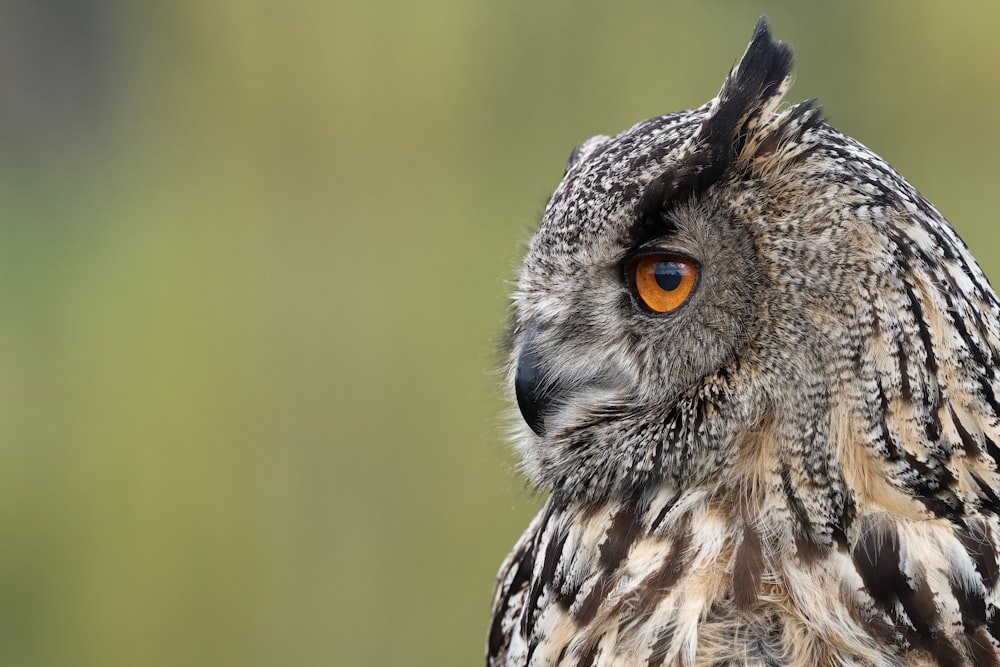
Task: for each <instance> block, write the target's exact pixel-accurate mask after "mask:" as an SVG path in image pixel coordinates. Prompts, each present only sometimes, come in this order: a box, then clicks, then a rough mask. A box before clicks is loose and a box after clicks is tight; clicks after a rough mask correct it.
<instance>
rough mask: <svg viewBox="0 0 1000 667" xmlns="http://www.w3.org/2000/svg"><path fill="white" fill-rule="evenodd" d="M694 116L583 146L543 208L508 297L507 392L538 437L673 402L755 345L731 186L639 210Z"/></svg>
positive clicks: (746, 253)
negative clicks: (512, 320)
mask: <svg viewBox="0 0 1000 667" xmlns="http://www.w3.org/2000/svg"><path fill="white" fill-rule="evenodd" d="M704 116H705V111H704V110H700V111H697V112H690V113H681V114H673V115H670V116H664V117H662V118H657V119H653V120H651V121H646V122H644V123H641V124H639V125H637V126H636V127H634V128H632V129H630V130H628V131H626V132H624V133H623V134H621V135H619V136H618V137H615V138H610V139H609V138H604V139H597V140H591V141H590V142H588V143H587V144H586V145H585V146H584V149H583V150H581V151H579V152H578V153H577V154H576V155H575V156H574V160H573V162H572V163H571V164H570V165H569V167H568V169H567V173H566V176H565V178H564V180H563V182H562V183H561V184H560V186H559V187H558V189H557V190H556V192H555V194H554V196H553V197H552V199H551V200H550V202H549V205H548V207H547V209H546V211H545V215H544V217H543V219H542V223H541V225H540V228H539V230H538V232H537V233H536V234H535V236H534V238H533V239H532V241H531V244H530V247H529V250H528V254H527V257H526V259H525V263H524V269H523V270H522V272H521V278H520V281H519V284H518V290H517V293H516V295H515V308H516V319H517V325H516V330H515V339H516V341H517V345H516V347H517V348H518V349H517V354H516V359H515V367H514V372H515V384H516V388H517V396H518V400H519V404H520V407H521V411H522V415H523V416H524V417H525V422H526V425H527V426H528V427H530V429H531V430H532V431H533V433H534V435H535V436H536V437H539V438H542V439H544V438H546V437H547V436H550V437H559V434H562V433H566V432H567V431H571V430H573V429H576V428H579V427H580V426H581V425H585V424H587V423H589V422H590V421H592V420H594V419H598V420H600V419H611V418H613V416H614V414H615V413H616V412H618V413H621V414H623V415H635V414H637V413H639V412H647V411H649V410H651V409H655V408H656V407H658V406H662V405H664V404H667V403H670V402H672V401H676V400H677V398H678V396H679V395H680V394H681V393H683V392H684V391H686V390H688V389H690V388H691V387H692V386H693V385H694V384H695V383H696V382H697V381H698V379H699V378H702V377H704V376H706V375H707V374H709V373H711V372H712V371H714V370H716V369H718V368H720V367H721V366H723V365H724V364H725V362H726V361H727V360H730V359H732V358H733V357H734V355H735V354H736V353H737V352H738V351H739V350H740V349H741V348H742V347H743V346H744V345H745V344H746V343H747V341H748V340H749V339H750V338H752V337H753V335H754V331H755V329H756V326H757V324H756V323H757V321H758V318H755V317H754V310H755V304H754V300H755V294H756V293H757V292H758V291H759V286H760V282H761V279H762V276H761V275H760V271H759V269H758V263H757V258H756V254H755V250H754V247H753V242H752V239H751V236H750V234H749V233H748V231H747V230H746V229H745V226H744V225H743V224H742V223H741V222H740V220H739V219H738V217H737V216H736V215H735V212H734V211H733V210H732V207H731V206H730V205H728V204H727V203H726V197H728V196H730V195H731V194H732V192H731V190H730V189H724V190H725V191H724V192H723V191H720V192H719V193H718V194H719V195H720V196H717V197H705V198H701V199H700V200H698V199H694V198H690V197H689V198H686V199H685V200H683V201H680V202H677V205H676V206H674V207H672V208H671V210H670V211H669V213H664V212H662V211H659V210H652V211H648V212H645V211H643V210H642V208H641V204H642V197H643V194H644V193H646V192H648V191H649V189H650V188H651V187H655V183H654V181H655V178H656V177H657V176H658V175H661V174H663V173H664V172H666V171H668V170H670V169H671V168H674V167H675V165H676V164H677V163H678V162H679V159H680V153H681V151H682V146H681V145H680V142H679V141H678V138H679V137H683V136H685V135H689V134H692V133H693V132H694V131H696V130H697V128H698V125H699V123H700V121H702V120H703V119H704ZM665 128H668V129H670V130H671V131H669V132H666V131H665ZM637 147H641V148H640V149H639V150H640V152H639V153H638V154H637V153H636V150H637ZM655 155H659V156H660V157H659V158H651V157H650V156H655ZM608 174H621V177H620V181H618V182H616V181H613V180H610V179H609V178H608ZM720 190H722V189H720Z"/></svg>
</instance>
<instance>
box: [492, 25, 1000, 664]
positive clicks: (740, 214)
mask: <svg viewBox="0 0 1000 667" xmlns="http://www.w3.org/2000/svg"><path fill="white" fill-rule="evenodd" d="M790 67H791V53H790V51H789V50H788V48H787V47H786V46H784V45H782V44H780V43H777V44H776V43H774V42H773V41H772V40H771V38H770V35H769V33H768V30H767V27H766V24H765V23H764V22H763V20H762V21H761V22H759V23H758V25H757V28H756V29H755V31H754V35H753V38H752V39H751V42H750V46H749V47H748V49H747V52H746V54H745V55H744V56H743V59H742V60H741V61H740V63H739V64H738V65H737V66H736V67H735V68H734V70H733V71H732V72H731V73H730V75H729V76H728V77H727V79H726V81H725V83H724V85H723V87H722V90H721V92H720V94H719V96H718V97H716V98H715V99H713V100H712V101H711V102H709V103H708V104H706V105H704V106H703V107H701V108H699V109H696V110H692V111H686V112H678V113H674V114H668V115H666V116H661V117H659V118H654V119H650V120H648V121H644V122H642V123H639V124H638V125H636V126H634V127H632V128H630V129H629V130H626V131H625V132H623V133H622V134H620V135H618V136H616V137H596V138H594V139H592V140H590V141H588V142H586V143H585V144H584V145H583V146H581V147H580V149H578V150H577V151H576V152H575V153H574V156H573V157H572V158H571V161H570V164H569V166H568V167H567V172H566V174H565V176H564V178H563V181H562V182H561V183H560V185H559V186H558V188H557V189H556V191H555V193H554V194H553V196H552V198H551V199H550V201H549V203H548V205H547V207H546V210H545V213H544V214H543V218H542V221H541V224H540V226H539V230H538V232H537V233H536V234H535V235H534V237H533V238H532V240H531V242H530V244H529V248H528V251H527V254H526V257H525V261H524V265H523V267H522V270H521V273H520V276H519V280H518V284H517V289H516V291H515V294H514V299H513V302H514V305H513V327H512V331H511V335H510V353H511V354H510V359H511V361H510V366H509V374H508V377H509V382H510V386H511V387H512V389H513V391H514V393H515V395H516V397H517V402H518V406H519V408H520V412H521V415H522V417H523V420H522V424H521V426H520V428H519V431H518V433H517V444H518V447H519V450H520V453H521V456H522V459H523V462H524V468H525V470H526V472H527V474H528V475H529V477H530V478H531V479H532V481H533V483H534V484H535V485H536V486H537V487H538V488H539V489H541V490H543V491H547V492H548V493H549V497H548V500H547V501H546V503H545V505H544V507H543V508H542V510H541V512H540V513H539V515H538V516H537V517H536V518H535V520H534V521H533V522H532V524H531V525H530V526H529V528H528V530H527V531H526V532H525V534H524V536H523V537H522V538H521V540H520V541H519V542H518V544H517V545H516V547H515V548H514V550H513V552H512V553H511V554H510V555H509V556H508V558H507V560H506V561H505V563H504V565H503V567H502V568H501V571H500V574H499V578H498V582H497V587H496V591H495V596H494V603H493V618H492V623H491V627H490V632H489V639H488V647H487V652H488V664H489V665H556V664H562V665H879V666H882V665H885V666H888V665H977V666H978V665H996V664H1000V642H998V637H1000V615H998V611H997V606H996V605H997V584H998V580H1000V567H998V563H997V556H996V554H997V550H998V542H997V536H998V534H1000V526H998V512H1000V496H998V494H997V491H996V489H1000V477H998V474H997V467H998V462H1000V448H998V444H997V443H998V442H1000V420H998V414H1000V404H998V396H1000V378H998V375H997V372H996V368H997V366H998V363H997V361H998V350H1000V337H998V334H1000V301H998V299H997V297H996V295H995V293H994V292H993V290H992V288H991V287H990V286H989V283H988V281H987V279H986V278H985V276H984V275H983V273H982V271H981V270H980V268H979V267H978V265H977V264H976V262H975V260H974V259H973V257H972V256H971V254H970V253H969V251H968V249H967V248H966V246H965V245H964V244H963V243H962V241H961V240H960V239H959V238H958V236H957V235H956V234H955V232H954V231H953V230H952V228H951V227H950V226H949V224H948V223H947V222H946V221H945V220H944V218H943V217H942V216H941V215H940V214H939V213H938V212H937V211H936V210H935V209H934V208H933V207H932V206H931V205H930V204H929V203H928V202H927V201H926V200H925V199H923V197H921V196H920V194H919V193H917V192H916V191H915V190H914V189H913V188H912V187H911V186H910V185H909V184H907V183H906V181H905V180H903V178H902V177H900V176H899V175H898V174H897V173H896V172H895V171H893V170H892V168H890V167H889V166H888V165H887V164H886V163H885V162H883V161H882V160H881V159H879V158H878V157H877V156H875V155H874V154H873V153H871V152H870V151H869V150H868V149H866V148H865V147H864V146H862V145H861V144H859V143H857V142H856V141H854V140H852V139H850V138H848V137H846V136H844V135H842V134H840V133H839V132H837V131H836V130H834V129H833V128H831V127H830V126H829V125H827V124H826V123H825V122H824V121H823V120H822V118H821V117H820V115H819V113H818V111H817V110H816V109H815V108H814V107H813V106H812V105H811V104H809V103H803V104H798V105H794V106H790V107H788V108H785V109H780V108H779V104H780V102H781V99H782V97H783V95H784V93H785V91H786V89H787V86H788V84H789V72H790Z"/></svg>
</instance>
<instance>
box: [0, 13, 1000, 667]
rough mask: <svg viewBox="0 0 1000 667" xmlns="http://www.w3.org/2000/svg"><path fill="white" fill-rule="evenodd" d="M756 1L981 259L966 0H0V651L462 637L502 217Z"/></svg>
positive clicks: (731, 35) (274, 655)
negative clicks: (606, 0)
mask: <svg viewBox="0 0 1000 667" xmlns="http://www.w3.org/2000/svg"><path fill="white" fill-rule="evenodd" d="M762 13H767V14H768V15H769V16H770V18H771V23H772V27H773V30H774V32H775V34H776V35H777V36H778V37H779V38H781V39H783V40H785V41H787V42H790V43H791V44H792V45H793V46H794V47H795V50H796V57H797V68H796V71H797V81H798V83H796V85H795V87H794V88H793V90H792V93H791V96H790V97H791V99H793V100H797V99H805V98H810V97H817V98H819V100H820V102H821V103H822V105H823V106H824V108H825V110H826V114H827V116H828V118H829V119H830V120H831V121H832V122H833V123H834V124H835V125H836V126H838V127H839V128H840V129H842V130H844V131H845V132H848V133H849V134H851V135H853V136H855V137H857V138H858V139H860V140H861V141H863V142H864V143H866V144H868V145H869V146H870V147H872V148H873V149H874V150H875V151H876V152H878V153H880V154H881V155H882V156H883V157H885V158H886V159H887V160H889V161H890V162H891V163H892V164H894V165H895V166H896V167H897V168H898V169H899V170H900V171H901V172H902V173H903V174H904V175H906V176H907V177H908V178H909V179H910V180H911V182H913V183H914V184H915V185H916V186H917V187H918V188H920V189H921V190H922V191H923V192H924V193H925V194H926V195H927V196H928V197H929V198H930V199H931V200H932V201H933V202H934V203H935V204H936V205H937V206H938V207H939V208H940V209H941V210H942V211H943V212H944V213H945V215H946V216H947V217H948V218H949V219H950V220H951V221H952V222H953V223H954V225H955V226H956V227H957V228H958V230H959V231H960V233H961V234H962V235H963V236H964V238H965V239H966V240H967V242H968V243H969V244H970V246H971V247H972V248H973V251H974V252H975V253H976V255H977V256H978V257H979V259H980V260H981V262H982V263H983V265H984V267H985V269H986V271H987V273H989V274H990V275H992V276H994V277H996V276H998V275H1000V249H998V248H997V245H996V244H997V242H998V240H1000V232H998V231H997V220H996V213H995V211H996V202H995V198H996V196H997V185H996V184H997V180H998V177H1000V166H998V161H997V155H998V152H1000V150H998V149H1000V130H998V129H997V125H996V115H997V114H996V109H997V108H998V106H1000V87H998V85H997V82H998V80H1000V77H998V73H1000V72H998V66H1000V5H998V4H996V3H990V2H981V3H979V4H971V3H968V4H958V5H956V4H954V3H950V4H948V3H938V2H930V1H926V2H912V1H906V2H904V1H902V0H898V1H895V2H879V3H869V2H859V1H858V2H842V3H836V4H833V3H827V4H819V3H798V2H792V1H789V2H756V3H745V2H740V3H735V2H733V3H704V2H702V3H698V2H680V3H668V2H662V1H661V2H632V1H625V2H621V3H600V2H568V1H566V0H561V1H555V0H553V1H547V2H530V1H527V0H515V1H513V2H494V3H472V2H458V1H455V0H428V1H425V2H418V3H414V2H405V1H399V0H395V1H393V0H386V1H375V2H370V3H344V2H340V3H338V2H333V3H329V2H321V1H319V0H315V1H308V0H285V1H283V2H276V1H272V2H266V1H263V0H250V1H246V0H244V1H242V2H236V1H235V0H212V1H211V2H207V1H205V0H173V1H171V2H165V1H162V0H157V1H153V0H150V1H147V2H142V3H129V2H127V1H126V0H2V2H0V664H3V665H24V666H35V665H76V666H88V665H94V666H98V665H100V666H102V667H106V666H109V665H129V666H131V665H143V666H152V667H157V666H173V665H185V666H187V665H213V666H217V665H241V666H242V665H248V666H256V665H261V666H263V665H445V666H446V665H469V664H473V665H475V664H481V662H482V658H481V655H482V647H483V644H484V637H485V629H486V622H487V615H488V611H489V609H488V607H489V599H490V593H491V587H492V584H493V577H494V573H495V571H496V568H497V566H498V564H499V562H500V560H501V559H502V558H503V556H504V554H505V553H506V552H507V550H508V548H509V547H510V546H511V544H512V543H513V542H514V540H515V539H516V538H517V536H518V535H519V534H520V532H521V530H522V529H523V527H524V526H525V525H526V523H527V521H528V519H529V517H530V516H531V515H532V513H533V512H534V510H535V508H536V507H537V506H538V505H539V503H540V501H541V498H540V497H538V496H537V495H534V494H533V493H532V492H531V491H530V490H529V489H528V488H527V487H526V485H525V483H524V481H523V480H522V478H521V477H520V476H519V475H518V474H517V471H516V463H515V461H514V459H513V457H512V455H511V453H510V450H509V447H508V445H507V444H506V443H505V441H504V418H503V411H504V410H505V409H506V406H507V404H506V403H505V399H504V397H503V392H502V389H501V388H500V387H499V381H498V376H497V374H496V368H497V366H498V359H497V355H496V353H495V349H496V347H497V343H498V342H499V340H500V339H501V337H502V332H503V326H504V318H505V304H506V292H507V289H508V284H509V283H508V281H509V280H510V279H511V278H512V276H513V272H514V268H515V266H516V263H517V261H518V258H519V254H520V252H521V248H522V247H523V244H524V242H525V241H526V239H527V237H528V235H529V234H530V232H531V230H532V227H533V226H534V224H535V221H536V220H537V216H538V214H539V213H540V211H541V208H542V205H543V203H544V201H545V197H546V196H547V194H548V193H549V191H550V190H551V189H552V188H553V187H554V186H555V184H556V182H557V181H558V179H559V177H560V175H561V173H562V168H563V165H564V162H565V159H566V157H567V156H568V154H569V152H570V150H571V149H572V148H573V147H574V146H575V145H576V144H578V143H579V142H581V141H582V140H583V139H585V138H587V137H589V136H591V135H593V134H598V133H615V132H617V131H619V130H621V129H623V128H625V127H627V126H629V125H631V124H632V123H634V122H636V121H638V120H640V119H643V118H645V117H648V116H652V115H656V114H659V113H663V112H666V111H670V110H675V109H679V108H689V107H692V106H697V105H700V104H701V103H703V102H704V101H706V100H707V99H709V98H710V97H712V96H713V95H714V94H715V92H716V91H717V90H718V87H719V85H720V84H721V82H722V79H723V77H724V75H725V73H726V72H727V71H728V69H729V67H730V66H731V65H732V64H733V63H734V61H735V60H736V58H737V57H738V56H739V55H740V53H741V52H742V50H743V48H744V46H745V44H746V41H747V39H748V38H749V35H750V31H751V28H752V26H753V23H754V21H755V19H756V18H757V16H758V15H759V14H762Z"/></svg>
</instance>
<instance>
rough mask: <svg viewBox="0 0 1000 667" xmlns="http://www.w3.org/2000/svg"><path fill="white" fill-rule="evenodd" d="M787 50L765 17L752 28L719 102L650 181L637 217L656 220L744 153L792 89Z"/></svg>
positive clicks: (710, 106)
mask: <svg viewBox="0 0 1000 667" xmlns="http://www.w3.org/2000/svg"><path fill="white" fill-rule="evenodd" d="M791 71H792V50H791V49H790V48H789V47H788V45H787V44H783V43H781V42H775V41H774V40H773V39H771V32H770V30H768V27H767V17H765V16H762V17H760V18H759V19H758V20H757V25H756V26H754V30H753V36H752V37H751V38H750V45H749V46H748V47H747V50H746V53H744V54H743V57H742V58H741V59H740V62H739V63H738V64H737V65H736V67H734V68H733V69H732V71H730V72H729V75H728V76H727V77H726V81H725V83H723V84H722V90H721V91H719V95H718V97H716V98H715V99H713V100H712V101H711V102H710V103H709V105H708V112H707V114H706V116H705V119H704V120H703V121H702V123H701V127H700V128H699V129H698V132H696V133H695V134H694V135H693V136H692V137H691V139H690V140H689V142H688V144H687V145H686V147H685V148H684V149H683V150H682V151H681V155H683V156H684V157H683V158H682V159H681V160H680V161H679V163H678V165H677V166H676V167H674V168H673V169H670V170H668V171H667V172H665V173H663V174H661V175H660V176H659V177H657V178H656V179H654V180H653V181H652V182H651V183H650V184H649V185H648V186H647V188H646V191H645V192H644V193H643V197H642V201H641V202H640V215H641V216H645V217H649V216H657V215H658V214H659V212H660V211H662V210H663V209H664V208H665V207H666V206H667V205H669V203H670V202H671V200H676V199H677V198H680V197H684V196H688V195H694V196H697V195H698V194H699V193H701V192H702V191H704V190H705V188H707V187H708V186H710V185H711V184H712V183H714V182H716V181H717V180H718V179H719V177H720V176H721V175H722V173H723V172H724V171H725V170H726V169H727V168H728V167H729V166H731V165H732V164H733V163H734V161H735V158H736V156H738V155H739V154H740V152H741V151H742V150H743V147H744V145H745V144H746V142H747V140H748V138H749V137H751V136H752V134H753V130H754V129H755V128H756V127H758V126H759V124H760V121H761V119H762V118H766V117H767V116H768V115H769V114H771V113H772V112H773V111H774V110H775V109H776V108H777V106H778V104H779V103H780V102H781V99H782V98H783V97H784V95H785V92H786V91H787V90H788V86H789V85H790V83H791Z"/></svg>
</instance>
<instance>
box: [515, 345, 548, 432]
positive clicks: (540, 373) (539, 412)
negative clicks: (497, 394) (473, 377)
mask: <svg viewBox="0 0 1000 667" xmlns="http://www.w3.org/2000/svg"><path fill="white" fill-rule="evenodd" d="M537 332H538V327H537V326H535V327H532V328H531V330H530V331H528V335H527V336H526V337H525V339H524V344H523V345H522V346H521V355H520V356H519V357H518V358H517V374H516V375H515V376H514V393H515V394H516V395H517V407H518V408H520V409H521V416H522V417H524V421H525V422H526V423H527V424H528V426H530V427H531V430H532V431H534V432H535V433H536V434H538V435H540V436H543V435H545V414H546V412H547V410H548V408H549V407H550V406H551V405H552V403H553V400H554V399H555V398H556V396H557V394H558V392H557V391H556V389H555V387H554V386H553V385H552V383H551V382H548V383H546V380H545V371H544V369H543V368H542V365H541V360H540V359H539V357H538V348H536V347H535V334H536V333H537Z"/></svg>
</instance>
